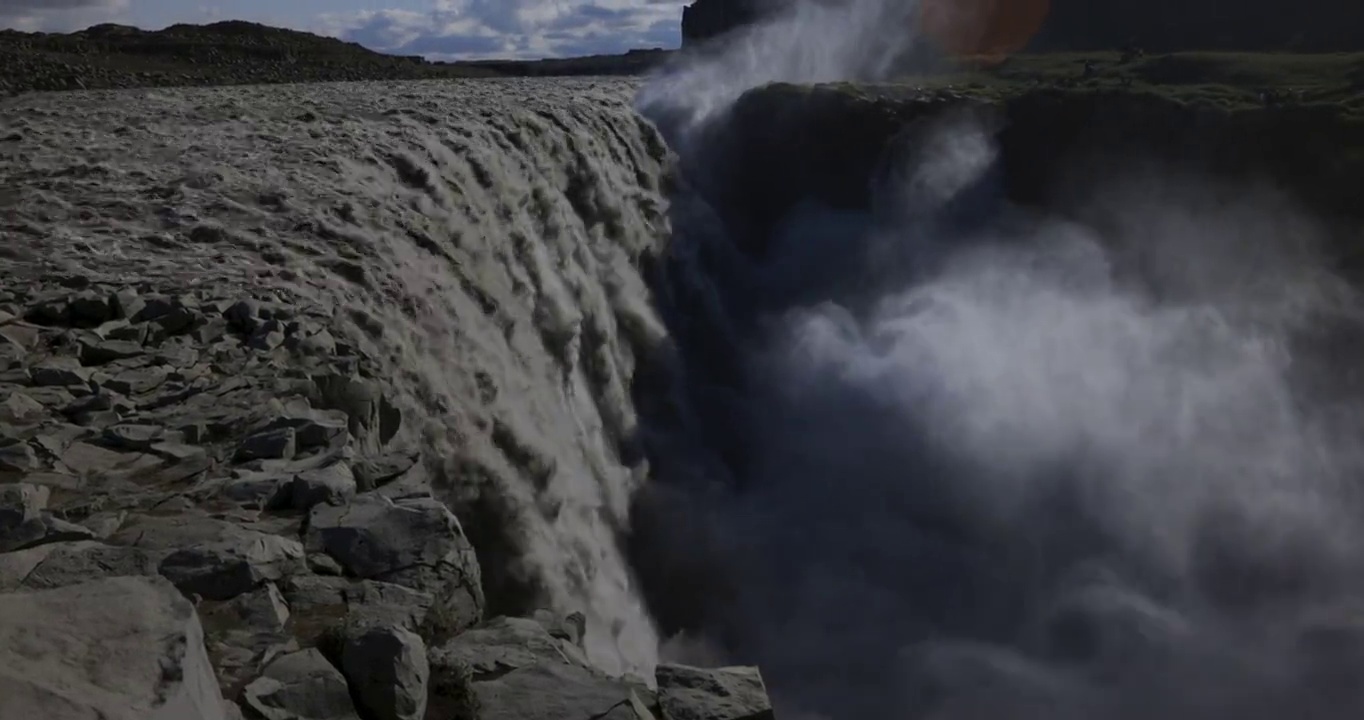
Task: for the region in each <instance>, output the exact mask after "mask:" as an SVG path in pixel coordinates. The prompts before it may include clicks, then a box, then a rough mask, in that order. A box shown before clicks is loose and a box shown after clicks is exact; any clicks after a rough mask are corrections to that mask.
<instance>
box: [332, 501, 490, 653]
mask: <svg viewBox="0 0 1364 720" xmlns="http://www.w3.org/2000/svg"><path fill="white" fill-rule="evenodd" d="M305 542H306V544H307V547H308V549H309V550H310V551H313V552H319V551H320V552H325V553H327V554H328V555H330V556H331V557H333V558H335V559H336V561H337V562H338V563H340V565H341V567H343V568H344V569H345V570H346V573H347V574H349V575H351V576H353V577H359V578H363V579H369V580H380V581H384V582H392V583H395V584H398V585H404V586H406V587H410V588H413V589H416V590H421V591H423V592H429V593H431V594H432V595H434V596H435V597H437V598H438V599H439V604H438V606H437V607H435V608H433V609H432V611H431V612H430V613H429V614H428V617H427V627H428V629H429V631H430V632H431V633H432V634H433V636H435V637H443V636H446V635H449V634H453V633H456V632H459V631H460V630H463V629H464V628H467V627H470V626H472V625H474V624H475V623H477V622H478V621H479V620H480V619H481V617H482V613H483V591H482V586H481V582H480V574H479V568H478V560H477V559H476V558H475V556H474V551H473V547H472V546H471V545H470V544H469V541H468V539H467V538H466V537H465V535H464V531H463V529H462V528H461V527H460V525H459V520H457V519H456V518H455V516H454V515H453V514H452V513H451V512H450V511H449V509H447V508H446V507H445V506H444V505H442V504H441V503H440V502H438V501H436V500H434V499H431V498H418V499H411V500H400V501H397V502H393V501H390V500H388V499H387V498H384V497H379V496H360V497H357V498H356V499H354V500H353V501H351V503H350V504H348V505H344V506H332V505H318V506H316V507H314V508H313V510H312V512H311V513H309V516H308V528H307V532H306V534H305Z"/></svg>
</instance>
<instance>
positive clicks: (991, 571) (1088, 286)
mask: <svg viewBox="0 0 1364 720" xmlns="http://www.w3.org/2000/svg"><path fill="white" fill-rule="evenodd" d="M888 9H889V10H893V11H896V12H901V11H903V10H904V7H903V6H900V5H895V6H894V7H892V4H890V3H883V2H875V1H873V0H867V1H866V2H854V3H850V4H845V5H843V6H841V7H840V8H832V9H831V8H828V7H823V6H821V7H815V6H810V7H808V8H805V9H803V10H802V9H797V10H794V11H792V13H790V14H788V15H786V16H784V17H782V18H779V19H777V20H775V21H774V22H772V23H771V24H769V25H766V26H764V27H760V28H757V29H755V30H752V31H750V32H749V33H748V34H747V35H746V36H745V37H744V39H742V40H741V41H740V42H739V43H737V44H736V45H733V46H731V48H732V49H730V50H729V51H723V52H710V53H708V54H706V55H703V56H700V57H698V58H696V59H693V60H690V61H689V60H687V59H685V58H684V59H683V60H682V61H681V63H680V64H679V65H677V66H675V67H673V68H669V69H667V70H665V71H664V72H663V73H661V74H660V76H659V77H657V78H655V79H654V80H653V81H652V83H651V84H650V85H649V86H648V87H646V88H645V89H644V91H643V92H642V93H641V95H640V97H639V100H638V106H639V107H640V109H641V111H642V112H643V113H644V114H646V115H647V116H649V117H651V118H653V119H655V120H656V121H657V122H658V123H659V124H660V126H661V127H663V128H665V130H666V132H667V133H668V135H669V139H670V141H671V142H672V144H673V146H674V147H675V148H676V149H677V150H678V152H679V154H680V155H681V167H682V168H683V171H682V172H683V176H684V177H683V179H682V180H681V184H680V189H679V191H678V192H677V193H676V196H675V199H674V206H673V226H674V232H675V237H674V240H673V246H672V248H671V250H670V255H669V257H668V258H667V259H666V262H665V263H664V264H663V268H662V270H661V271H660V273H659V277H657V278H655V292H656V295H657V296H658V298H659V300H660V302H661V304H662V305H663V314H664V316H665V319H666V321H667V322H668V324H669V326H670V329H671V333H672V337H673V340H674V342H675V343H676V344H677V350H678V352H677V354H676V357H675V363H674V366H673V367H674V371H675V377H674V380H675V382H676V388H675V394H674V395H673V396H671V397H670V398H669V399H668V401H667V402H663V401H660V400H657V399H655V401H654V402H653V403H652V404H650V403H645V404H644V405H642V406H641V412H642V413H644V414H645V416H646V417H648V418H651V419H652V423H653V426H654V427H655V428H656V429H657V430H658V432H657V433H656V434H655V436H654V437H653V442H652V443H651V451H652V455H653V457H654V459H655V463H656V464H655V467H654V474H655V475H656V476H657V482H656V484H655V485H654V486H653V487H650V488H647V489H646V490H645V491H644V492H642V494H641V495H640V496H639V498H638V499H637V503H636V511H635V514H634V519H633V525H634V538H633V547H632V549H633V553H634V556H635V566H636V567H637V568H638V569H639V572H640V573H641V575H642V576H643V579H644V585H645V590H646V594H648V595H649V601H650V605H651V608H652V609H653V611H654V613H655V615H656V616H657V618H658V619H659V621H660V623H661V624H662V625H663V627H664V628H665V629H666V630H668V631H669V632H673V633H677V634H678V637H679V638H680V640H679V641H677V642H676V643H675V644H674V645H672V646H670V647H665V653H669V652H671V653H675V654H678V655H680V656H681V657H683V658H684V659H685V658H689V657H695V656H696V655H697V654H705V655H706V656H707V657H706V658H705V659H707V660H726V661H734V662H756V663H758V664H760V665H761V666H762V667H763V670H764V673H765V675H766V677H767V679H768V681H769V685H770V687H771V689H772V691H773V693H774V695H775V696H776V698H777V701H778V702H779V704H780V707H779V714H780V715H781V716H782V717H788V718H789V717H826V718H831V719H839V720H842V719H844V718H854V719H860V718H882V717H888V716H898V717H904V716H908V717H943V718H964V717H965V718H975V717H987V716H989V717H998V716H1005V717H1038V718H1041V717H1047V718H1057V717H1062V718H1070V717H1074V718H1082V717H1084V718H1089V717H1130V718H1157V717H1159V718H1170V717H1189V718H1194V717H1198V718H1270V717H1274V718H1280V717H1287V716H1302V715H1311V716H1313V717H1346V716H1349V715H1351V714H1352V713H1353V710H1354V709H1355V708H1357V707H1359V702H1360V701H1361V699H1362V698H1361V697H1360V696H1359V694H1358V691H1356V690H1351V689H1350V684H1349V683H1345V684H1343V685H1342V684H1341V681H1340V678H1341V673H1342V672H1346V671H1348V668H1349V667H1350V665H1351V663H1354V662H1355V660H1354V659H1355V658H1358V657H1361V651H1362V650H1364V645H1361V643H1360V641H1359V637H1360V635H1359V629H1358V626H1357V625H1356V623H1357V622H1358V621H1357V619H1356V617H1357V616H1356V615H1355V614H1354V613H1355V612H1356V610H1355V609H1352V608H1357V607H1358V600H1361V599H1364V597H1362V596H1361V595H1360V591H1361V586H1360V584H1359V582H1358V581H1359V580H1360V579H1361V578H1360V571H1359V568H1361V567H1364V565H1361V563H1360V561H1361V560H1364V558H1361V546H1360V544H1359V541H1360V540H1361V539H1362V538H1360V532H1359V531H1360V524H1359V522H1358V519H1357V510H1358V508H1357V503H1356V501H1355V493H1354V491H1353V489H1352V487H1351V483H1352V482H1353V481H1354V480H1355V478H1357V477H1358V476H1359V471H1360V470H1361V469H1364V468H1361V460H1362V459H1364V458H1362V457H1361V454H1360V452H1359V451H1358V450H1357V449H1356V447H1355V445H1356V443H1354V442H1353V441H1351V440H1350V438H1351V437H1354V436H1355V433H1357V431H1358V430H1360V429H1364V428H1361V427H1360V423H1359V414H1358V413H1357V412H1356V411H1354V410H1353V409H1352V408H1351V407H1349V406H1348V405H1346V404H1345V402H1344V401H1339V400H1340V398H1336V400H1338V401H1339V402H1328V401H1323V400H1321V399H1320V398H1321V393H1320V392H1319V391H1316V392H1314V393H1313V394H1312V395H1311V397H1310V398H1309V397H1308V395H1307V394H1306V393H1305V391H1304V387H1305V384H1304V382H1303V381H1304V379H1305V377H1304V371H1303V370H1302V367H1303V366H1304V363H1305V362H1306V361H1308V359H1309V358H1310V357H1311V356H1310V355H1309V350H1308V348H1307V347H1306V346H1305V345H1303V343H1302V342H1301V337H1302V335H1303V334H1304V333H1305V332H1306V331H1307V330H1308V329H1309V328H1311V327H1312V326H1313V323H1314V322H1315V321H1316V320H1318V319H1319V318H1320V317H1322V316H1324V315H1342V314H1343V315H1346V316H1353V313H1354V308H1355V307H1356V305H1355V304H1354V302H1353V299H1352V294H1351V292H1350V291H1349V290H1347V289H1346V288H1345V287H1344V285H1343V283H1341V282H1339V281H1338V280H1337V279H1335V278H1334V277H1333V276H1332V275H1331V274H1330V272H1328V271H1327V269H1326V265H1325V263H1324V260H1323V259H1322V257H1321V256H1320V255H1319V253H1318V252H1317V250H1318V246H1317V241H1318V240H1319V239H1320V238H1319V237H1318V236H1317V234H1316V229H1315V227H1314V226H1313V224H1312V223H1311V222H1309V221H1308V220H1307V219H1305V218H1303V217H1302V216H1301V215H1300V213H1299V212H1298V211H1297V210H1296V209H1295V208H1294V207H1293V206H1292V204H1291V203H1288V202H1286V201H1284V200H1283V199H1282V198H1280V197H1279V196H1277V195H1275V194H1273V193H1267V194H1261V193H1251V192H1246V191H1244V190H1243V189H1242V188H1239V187H1238V188H1233V189H1231V190H1228V189H1227V188H1225V187H1223V186H1221V185H1219V184H1217V183H1214V182H1213V181H1211V180H1204V179H1201V178H1197V177H1190V176H1175V175H1160V176H1157V177H1149V176H1139V175H1137V174H1136V173H1135V172H1127V169H1126V168H1121V167H1115V168H1111V169H1110V174H1109V175H1108V176H1107V177H1103V178H1095V180H1096V182H1095V184H1094V185H1095V188H1096V191H1095V194H1094V197H1093V198H1092V199H1091V200H1090V202H1088V203H1087V204H1086V208H1085V211H1086V212H1085V213H1084V222H1081V221H1078V220H1074V219H1071V218H1070V217H1069V216H1061V215H1060V214H1053V215H1047V214H1040V215H1039V214H1038V213H1036V212H1031V213H1022V212H1019V211H1018V210H1017V209H1015V208H1012V207H1011V206H1010V205H1009V203H1008V201H1007V199H1006V198H1005V197H1004V196H1003V194H1002V189H1001V188H999V187H998V185H997V183H995V182H994V180H995V176H994V175H993V174H992V173H993V171H994V169H995V168H996V165H997V162H998V159H997V157H996V154H995V152H994V150H995V144H996V140H995V138H994V137H993V135H992V133H991V132H990V130H989V128H988V127H985V126H981V125H979V124H976V123H972V122H969V121H964V122H962V123H957V124H952V123H948V124H945V125H944V126H943V127H942V128H941V129H940V131H939V132H936V133H930V134H927V135H926V136H924V137H923V138H921V139H920V140H919V141H918V142H917V144H916V145H915V146H914V147H912V148H909V149H908V150H909V151H908V152H905V153H904V154H902V155H894V156H891V157H888V158H887V161H888V162H892V163H896V165H895V167H893V168H891V169H892V170H894V172H888V173H886V174H885V176H884V179H883V180H882V181H881V182H880V185H879V186H878V187H877V188H876V192H875V193H874V195H875V197H876V200H875V202H874V204H873V208H872V209H871V210H870V211H869V212H835V211H834V210H831V209H829V208H825V207H821V206H820V205H819V203H818V202H815V201H813V200H811V201H809V202H806V203H802V204H800V205H798V206H797V207H796V209H795V210H793V211H792V212H791V213H790V214H789V215H788V216H787V217H786V218H785V219H784V222H783V223H781V224H779V226H778V228H777V230H776V231H775V233H774V234H773V237H772V238H771V239H770V240H769V241H768V242H766V243H765V244H764V248H765V250H766V251H765V253H764V254H763V256H762V257H761V259H755V258H753V257H751V256H749V255H746V254H745V253H743V252H741V251H740V250H739V249H738V248H739V247H742V246H744V245H745V244H746V243H745V242H743V241H744V238H742V237H738V236H737V235H738V234H739V233H742V232H743V231H744V230H743V228H742V226H740V225H736V224H735V223H733V222H732V221H731V219H732V218H735V217H742V215H743V212H744V208H741V207H740V208H734V207H723V206H720V205H719V203H722V202H723V198H721V197H720V196H719V195H716V194H714V193H709V192H708V191H709V190H710V188H709V187H708V185H707V183H708V182H709V181H710V180H711V179H713V178H715V177H718V176H720V175H722V174H723V173H724V172H725V169H724V167H723V166H721V167H716V166H715V164H716V163H717V162H721V163H722V162H723V161H724V158H723V154H717V153H715V152H710V151H709V149H708V148H707V146H706V143H707V142H711V141H713V140H714V138H717V137H722V136H723V134H724V132H725V123H726V122H727V118H726V108H727V107H728V104H729V103H730V102H732V101H733V100H734V99H735V98H736V97H737V96H738V95H739V94H741V92H742V91H743V90H744V89H746V88H751V87H756V86H758V85H761V84H763V83H765V82H768V81H774V80H793V81H811V80H828V79H837V78H836V77H835V76H838V75H840V74H841V73H842V71H844V70H847V69H849V68H852V67H853V66H857V67H860V68H865V67H866V65H864V64H859V62H855V61H854V59H855V60H859V61H860V60H863V59H865V58H858V57H857V56H856V52H855V49H856V48H858V47H877V48H882V49H884V44H878V43H874V42H869V41H870V40H874V39H884V38H883V37H880V36H879V33H880V30H879V29H878V28H880V27H883V25H882V24H878V23H875V22H864V21H865V20H866V19H867V18H869V17H880V18H884V17H886V15H885V13H886V12H887V10H888ZM839 13H842V14H841V15H840V14H839ZM816 16H818V18H819V20H818V22H817V23H810V21H809V18H812V17H816ZM833 28H844V29H846V30H848V32H846V33H841V34H840V33H833V32H832V29H833ZM869 34H870V35H871V36H877V37H871V36H869ZM816 38H827V39H828V41H829V42H828V43H827V44H822V45H821V44H820V43H819V42H818V41H817V40H816ZM806 47H811V48H823V49H824V50H827V51H828V54H825V55H818V56H817V57H819V58H825V57H828V58H833V59H831V60H830V61H829V62H827V63H815V64H814V65H811V64H809V63H810V62H813V61H812V60H811V56H809V55H804V54H802V53H801V50H803V49H804V48H806ZM839 49H842V50H846V51H847V54H846V55H840V54H838V53H837V52H835V50H839ZM840 52H841V51H840ZM788 56H790V57H792V58H799V59H800V60H799V61H796V60H792V61H791V62H786V63H783V62H781V61H780V59H781V58H784V57H788ZM757 58H766V59H767V60H770V61H771V62H758V61H756V60H755V59H757ZM850 58H854V59H850ZM722 79H723V80H722ZM790 151H791V152H795V153H799V152H801V151H802V148H799V147H792V148H790ZM734 162H743V160H742V159H735V160H734ZM1138 180H1140V181H1142V182H1137V181H1138ZM868 181H869V182H870V181H871V178H868ZM1128 181H1132V182H1128ZM688 183H690V184H688ZM1311 380H1312V381H1313V382H1315V383H1316V384H1317V385H1320V384H1322V380H1321V378H1320V377H1315V378H1311ZM1326 384H1328V385H1329V384H1331V383H1330V382H1329V381H1328V382H1327V383H1326ZM686 639H690V640H692V641H696V642H683V640H686ZM1346 677H1348V672H1347V675H1346Z"/></svg>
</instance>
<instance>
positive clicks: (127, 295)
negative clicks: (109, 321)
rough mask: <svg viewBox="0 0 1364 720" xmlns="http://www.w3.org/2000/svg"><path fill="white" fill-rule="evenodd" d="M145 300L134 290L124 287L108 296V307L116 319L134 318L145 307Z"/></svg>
mask: <svg viewBox="0 0 1364 720" xmlns="http://www.w3.org/2000/svg"><path fill="white" fill-rule="evenodd" d="M146 305H147V301H146V300H143V299H142V297H141V296H140V295H138V293H137V291H136V290H132V289H124V290H119V291H118V292H115V293H114V294H113V295H111V296H109V309H110V310H111V311H112V312H113V317H114V318H117V319H124V318H128V319H131V318H134V317H137V315H138V313H140V312H142V308H144V307H146Z"/></svg>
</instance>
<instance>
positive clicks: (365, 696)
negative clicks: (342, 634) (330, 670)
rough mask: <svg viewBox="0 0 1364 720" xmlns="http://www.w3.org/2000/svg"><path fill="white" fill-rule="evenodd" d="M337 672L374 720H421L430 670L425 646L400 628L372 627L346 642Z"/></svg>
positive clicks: (424, 708)
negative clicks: (340, 671)
mask: <svg viewBox="0 0 1364 720" xmlns="http://www.w3.org/2000/svg"><path fill="white" fill-rule="evenodd" d="M341 669H342V671H343V673H344V674H345V676H346V678H347V679H348V680H349V681H350V685H351V687H352V688H353V689H354V691H355V695H356V697H357V698H358V699H359V703H360V706H361V707H362V708H363V709H364V710H365V711H366V712H367V713H368V714H369V716H370V717H372V718H374V720H422V718H424V717H425V715H426V693H427V681H428V679H429V678H430V667H429V665H428V664H427V660H426V643H424V642H422V639H421V637H420V636H418V635H417V634H416V633H414V632H412V631H410V630H406V629H404V628H401V627H393V626H388V627H373V628H370V629H368V630H366V631H365V632H363V633H360V634H358V635H356V636H354V637H352V638H350V639H349V640H348V641H347V642H346V644H345V648H344V649H343V650H342V652H341Z"/></svg>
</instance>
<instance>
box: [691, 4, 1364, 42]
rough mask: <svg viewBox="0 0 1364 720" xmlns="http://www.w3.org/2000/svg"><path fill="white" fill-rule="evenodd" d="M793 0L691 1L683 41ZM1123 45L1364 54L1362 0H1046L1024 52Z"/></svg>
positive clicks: (714, 32)
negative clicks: (1044, 17)
mask: <svg viewBox="0 0 1364 720" xmlns="http://www.w3.org/2000/svg"><path fill="white" fill-rule="evenodd" d="M793 1H795V0H696V1H695V2H694V3H692V4H691V6H689V7H688V8H687V9H686V10H685V11H684V12H683V18H682V38H683V44H684V45H689V44H694V43H695V42H698V41H701V40H705V39H708V38H711V37H715V36H717V35H720V34H723V33H724V32H726V31H728V30H730V29H732V28H735V27H738V26H741V25H745V24H748V23H751V22H754V21H755V20H756V19H757V18H759V17H761V16H763V15H765V14H767V13H769V12H771V11H773V10H775V9H777V8H780V7H781V6H782V5H783V4H785V3H789V2H793ZM845 1H846V0H845ZM985 1H986V2H996V3H1004V2H1021V1H1023V0H985ZM1129 42H1135V43H1136V44H1137V45H1140V46H1141V47H1143V48H1145V49H1147V50H1151V51H1157V52H1170V51H1176V50H1295V51H1303V52H1338V51H1349V50H1364V2H1361V1H1360V0H1301V1H1300V2H1294V3H1289V2H1287V0H1051V10H1050V12H1049V14H1048V17H1047V20H1046V23H1045V24H1044V25H1043V28H1042V30H1041V31H1040V32H1039V33H1038V34H1037V35H1036V36H1035V37H1034V39H1033V42H1032V44H1031V45H1030V46H1029V48H1028V49H1029V50H1033V51H1058V50H1097V49H1112V48H1115V47H1118V46H1121V45H1124V44H1127V43H1129Z"/></svg>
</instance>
